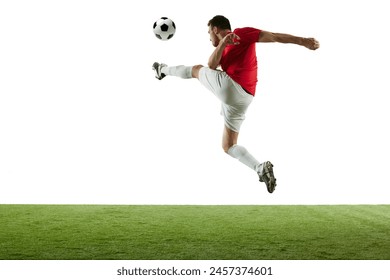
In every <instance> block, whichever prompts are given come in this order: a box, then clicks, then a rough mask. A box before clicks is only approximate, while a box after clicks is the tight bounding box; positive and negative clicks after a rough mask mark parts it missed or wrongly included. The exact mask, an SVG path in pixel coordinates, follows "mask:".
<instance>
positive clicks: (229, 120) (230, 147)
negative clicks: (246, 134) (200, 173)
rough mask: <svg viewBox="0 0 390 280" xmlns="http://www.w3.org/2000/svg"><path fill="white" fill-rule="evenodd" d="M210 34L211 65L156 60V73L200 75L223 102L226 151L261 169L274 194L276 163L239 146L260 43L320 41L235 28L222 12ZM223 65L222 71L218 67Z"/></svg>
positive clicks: (315, 45)
mask: <svg viewBox="0 0 390 280" xmlns="http://www.w3.org/2000/svg"><path fill="white" fill-rule="evenodd" d="M208 33H209V34H210V41H211V43H212V44H213V46H214V47H215V50H214V51H213V53H212V54H211V56H210V58H209V61H208V67H204V66H203V65H195V66H183V65H179V66H173V67H168V66H167V65H166V64H163V63H157V62H155V63H154V64H153V70H154V71H155V76H156V78H157V79H159V80H161V79H163V78H164V77H166V76H167V75H171V76H177V77H181V78H184V79H189V78H197V79H198V80H199V81H200V83H201V84H202V85H204V86H205V87H206V88H208V89H209V90H210V91H211V92H213V93H214V95H215V96H216V97H217V98H218V99H219V100H220V101H221V115H222V116H223V117H224V120H225V126H224V131H223V137H222V148H223V150H224V151H225V152H226V153H227V154H229V155H230V156H232V157H233V158H236V159H238V160H239V161H240V162H242V163H243V164H245V165H246V166H248V167H249V168H251V169H253V170H254V171H255V172H257V174H258V175H259V180H260V182H264V183H265V184H266V186H267V190H268V192H269V193H272V192H273V191H274V190H275V187H276V178H275V176H274V172H273V165H272V163H271V162H269V161H266V162H263V163H260V162H259V161H258V160H257V159H256V158H255V157H253V156H252V155H251V154H250V153H249V152H248V150H247V149H246V148H245V147H243V146H241V145H237V140H238V134H239V132H240V127H241V124H242V122H243V121H244V119H245V112H246V110H247V109H248V106H249V105H250V104H251V102H252V100H253V97H254V96H255V92H256V84H257V58H256V43H257V42H278V43H292V44H296V45H301V46H304V47H306V48H308V49H310V50H316V49H317V48H319V43H318V41H317V40H315V39H314V38H302V37H297V36H292V35H289V34H281V33H273V32H268V31H264V30H260V29H257V28H252V27H245V28H237V29H235V30H234V31H232V29H231V26H230V22H229V20H228V19H227V18H226V17H224V16H221V15H217V16H215V17H213V18H212V19H211V20H210V21H209V22H208ZM219 66H220V67H221V68H222V71H221V70H217V68H218V67H219Z"/></svg>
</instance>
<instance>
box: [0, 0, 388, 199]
mask: <svg viewBox="0 0 390 280" xmlns="http://www.w3.org/2000/svg"><path fill="white" fill-rule="evenodd" d="M253 3H256V4H253ZM135 5H136V6H135ZM386 7H387V5H386V1H379V0H373V1H335V2H334V3H333V2H332V3H329V1H308V0H307V1H304V0H300V1H287V0H285V1H282V0H280V1H244V0H242V1H223V3H222V2H220V1H208V2H207V4H205V3H203V2H196V3H195V2H194V3H190V2H188V1H147V0H145V1H142V2H140V3H137V4H135V3H133V2H132V1H86V0H82V1H80V0H77V1H69V0H68V1H2V2H1V4H0V134H1V135H0V203H54V204H56V203H99V204H101V203H104V204H350V203H352V204H355V203H370V204H371V203H374V204H376V203H378V204H381V203H386V204H387V203H389V187H390V178H389V175H388V174H389V156H390V148H389V143H390V136H389V132H388V130H389V129H388V127H389V120H390V111H389V101H388V100H389V99H388V94H389V93H390V87H389V84H388V72H389V64H390V56H389V53H388V51H389V49H390V40H389V36H388V29H387V27H388V26H389V25H390V20H389V18H388V12H387V10H386ZM216 14H223V15H225V16H226V17H228V18H229V19H230V21H231V24H232V27H233V28H236V27H244V26H252V27H257V28H260V29H264V30H268V31H273V32H283V33H290V34H294V35H297V36H303V37H315V38H317V39H318V40H319V41H320V43H321V48H320V49H318V50H317V51H314V52H313V51H310V50H307V49H305V48H303V47H300V46H295V45H283V44H258V45H257V55H258V61H259V73H258V74H259V76H258V77H259V83H258V87H257V94H256V97H255V99H254V102H253V103H252V104H251V106H250V108H249V111H248V113H247V119H246V121H245V122H244V124H243V126H242V130H241V134H240V139H239V144H241V145H243V146H245V147H246V148H247V149H248V150H249V151H250V152H251V153H252V154H253V155H254V156H255V157H257V158H258V160H259V161H265V160H270V161H272V162H273V163H274V165H275V167H274V171H275V175H276V177H277V179H278V181H277V182H278V186H277V189H276V191H275V193H274V194H272V195H270V194H268V193H267V191H266V188H265V185H264V184H260V183H259V182H258V178H257V175H256V174H255V173H254V172H253V171H252V170H250V169H249V168H247V167H246V166H244V165H242V164H241V163H239V162H238V161H236V160H234V159H232V158H230V157H229V156H227V155H226V154H224V152H223V151H222V148H221V134H222V128H223V120H222V118H221V116H220V115H219V106H220V105H219V102H218V101H217V99H216V98H215V97H214V96H213V95H212V94H211V93H210V92H208V91H207V90H206V89H205V88H203V87H202V86H201V85H200V84H199V82H198V81H197V80H181V79H179V78H175V77H167V78H165V79H164V80H162V81H158V80H156V79H155V78H154V75H153V72H152V70H151V65H152V64H153V62H154V61H161V62H165V63H167V64H169V65H177V64H184V65H193V64H204V65H205V64H207V60H208V57H209V55H210V54H211V52H212V51H213V47H212V46H211V44H210V42H209V37H208V34H207V22H208V20H209V19H210V18H212V17H213V16H214V15H216ZM161 16H167V17H170V18H172V19H173V20H174V21H175V23H176V26H177V32H176V34H175V36H174V37H173V39H171V40H170V41H168V42H162V41H159V40H158V39H156V38H155V37H154V34H153V32H152V25H153V23H154V21H155V20H156V19H158V18H159V17H161Z"/></svg>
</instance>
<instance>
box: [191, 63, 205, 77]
mask: <svg viewBox="0 0 390 280" xmlns="http://www.w3.org/2000/svg"><path fill="white" fill-rule="evenodd" d="M202 67H203V65H195V66H193V67H192V78H197V79H199V70H200V69H201V68H202Z"/></svg>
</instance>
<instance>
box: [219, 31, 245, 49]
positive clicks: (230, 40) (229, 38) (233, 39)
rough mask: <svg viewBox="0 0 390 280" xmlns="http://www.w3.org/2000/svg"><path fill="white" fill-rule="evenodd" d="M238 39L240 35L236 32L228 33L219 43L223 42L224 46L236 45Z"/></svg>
mask: <svg viewBox="0 0 390 280" xmlns="http://www.w3.org/2000/svg"><path fill="white" fill-rule="evenodd" d="M239 40H240V37H239V36H238V35H237V34H234V33H229V34H227V35H226V36H225V37H224V38H223V39H222V40H221V43H222V44H224V45H225V46H228V45H238V44H240V42H239Z"/></svg>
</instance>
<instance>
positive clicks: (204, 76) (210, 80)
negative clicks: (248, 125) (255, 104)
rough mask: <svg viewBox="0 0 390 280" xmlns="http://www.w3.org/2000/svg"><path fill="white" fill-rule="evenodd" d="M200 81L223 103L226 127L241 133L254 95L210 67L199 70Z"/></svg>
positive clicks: (223, 73) (222, 110) (222, 108)
mask: <svg viewBox="0 0 390 280" xmlns="http://www.w3.org/2000/svg"><path fill="white" fill-rule="evenodd" d="M199 81H200V82H201V84H202V85H204V86H205V87H206V88H208V89H209V90H210V91H212V92H213V93H214V95H215V96H216V97H217V98H218V99H219V100H220V101H221V102H222V104H221V115H222V116H223V117H224V119H225V125H226V126H227V127H228V128H230V129H231V130H233V131H235V132H239V131H240V127H241V124H242V122H243V121H244V120H245V112H246V110H247V109H248V107H249V105H250V104H251V102H252V100H253V95H251V94H249V93H247V92H246V91H245V90H244V89H243V88H242V87H241V86H240V85H239V84H238V83H236V82H235V81H234V80H233V79H232V78H230V77H229V76H228V74H226V72H223V71H219V70H212V69H210V68H208V67H202V68H201V69H200V70H199Z"/></svg>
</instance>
